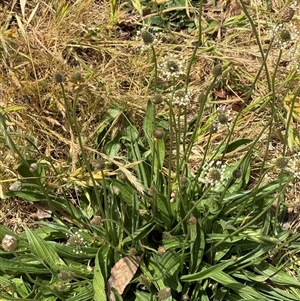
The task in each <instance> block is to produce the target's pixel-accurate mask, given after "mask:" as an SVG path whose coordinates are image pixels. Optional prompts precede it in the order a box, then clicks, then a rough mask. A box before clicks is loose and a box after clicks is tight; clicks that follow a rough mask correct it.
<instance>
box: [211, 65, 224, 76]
mask: <svg viewBox="0 0 300 301" xmlns="http://www.w3.org/2000/svg"><path fill="white" fill-rule="evenodd" d="M222 72H223V67H222V65H221V64H217V65H216V66H214V68H213V70H212V73H213V75H214V77H219V76H220V75H222Z"/></svg>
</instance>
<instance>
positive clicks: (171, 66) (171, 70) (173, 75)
mask: <svg viewBox="0 0 300 301" xmlns="http://www.w3.org/2000/svg"><path fill="white" fill-rule="evenodd" d="M184 69H185V60H184V59H183V58H182V57H180V56H178V55H176V54H174V53H171V54H168V55H166V56H164V57H163V58H162V60H161V63H159V65H158V72H159V77H160V78H161V79H162V80H164V81H170V80H177V79H178V78H180V77H182V76H184V75H185V70H184Z"/></svg>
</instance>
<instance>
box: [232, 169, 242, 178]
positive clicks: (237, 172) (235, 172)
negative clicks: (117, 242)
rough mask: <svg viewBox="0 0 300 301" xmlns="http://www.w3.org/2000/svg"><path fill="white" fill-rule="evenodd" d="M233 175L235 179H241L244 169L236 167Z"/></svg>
mask: <svg viewBox="0 0 300 301" xmlns="http://www.w3.org/2000/svg"><path fill="white" fill-rule="evenodd" d="M232 176H233V178H234V179H239V178H240V177H241V176H242V171H241V170H240V169H236V170H234V171H233V172H232Z"/></svg>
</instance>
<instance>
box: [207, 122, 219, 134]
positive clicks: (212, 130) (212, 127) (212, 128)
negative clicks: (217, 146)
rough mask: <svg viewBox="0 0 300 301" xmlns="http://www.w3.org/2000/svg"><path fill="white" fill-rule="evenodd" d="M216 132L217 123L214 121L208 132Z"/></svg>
mask: <svg viewBox="0 0 300 301" xmlns="http://www.w3.org/2000/svg"><path fill="white" fill-rule="evenodd" d="M217 132H218V125H217V124H216V123H212V124H211V125H210V127H209V133H210V134H214V133H217Z"/></svg>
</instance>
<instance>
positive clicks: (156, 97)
mask: <svg viewBox="0 0 300 301" xmlns="http://www.w3.org/2000/svg"><path fill="white" fill-rule="evenodd" d="M163 101H164V99H163V97H162V95H161V94H156V95H154V97H153V98H152V103H153V104H154V105H159V104H161V103H162V102H163Z"/></svg>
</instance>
